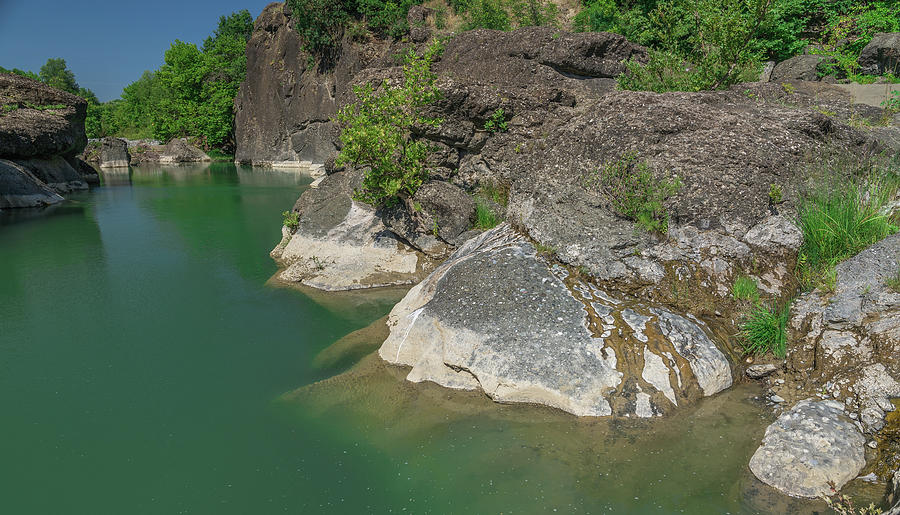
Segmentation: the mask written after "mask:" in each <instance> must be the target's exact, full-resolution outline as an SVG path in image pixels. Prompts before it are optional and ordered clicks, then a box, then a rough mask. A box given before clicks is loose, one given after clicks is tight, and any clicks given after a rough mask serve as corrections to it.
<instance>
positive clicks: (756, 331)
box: [740, 302, 791, 358]
mask: <svg viewBox="0 0 900 515" xmlns="http://www.w3.org/2000/svg"><path fill="white" fill-rule="evenodd" d="M790 311H791V310H790V302H788V303H787V304H786V305H784V306H782V307H781V309H779V308H778V306H777V305H776V304H774V303H773V304H771V305H768V306H767V305H765V304H762V303H757V304H756V305H755V306H754V307H753V309H752V310H751V311H750V313H749V314H748V315H747V316H746V317H744V320H743V321H742V322H741V324H740V335H741V337H742V338H743V346H744V354H765V353H767V352H771V353H772V354H774V355H775V357H778V358H783V357H784V356H785V351H786V348H787V335H786V328H787V323H788V320H789V318H790Z"/></svg>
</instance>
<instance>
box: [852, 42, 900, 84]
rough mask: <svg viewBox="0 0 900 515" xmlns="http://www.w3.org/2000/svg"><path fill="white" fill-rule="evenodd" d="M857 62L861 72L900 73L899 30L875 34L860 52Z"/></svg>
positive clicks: (874, 73)
mask: <svg viewBox="0 0 900 515" xmlns="http://www.w3.org/2000/svg"><path fill="white" fill-rule="evenodd" d="M858 62H859V66H860V70H861V71H862V73H868V74H872V75H883V74H885V73H893V74H895V75H897V74H900V32H880V33H878V34H875V37H873V38H872V41H870V42H869V44H868V45H866V46H865V48H863V49H862V52H860V54H859V61H858Z"/></svg>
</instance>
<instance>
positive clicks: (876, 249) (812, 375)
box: [788, 235, 900, 432]
mask: <svg viewBox="0 0 900 515" xmlns="http://www.w3.org/2000/svg"><path fill="white" fill-rule="evenodd" d="M836 270H837V279H836V282H835V291H834V292H833V293H827V292H823V291H821V290H815V291H813V292H809V293H805V294H803V295H802V296H800V298H798V299H797V301H795V303H794V305H793V307H792V309H791V322H790V329H791V332H792V335H791V336H792V342H793V345H791V347H790V349H789V353H788V368H789V370H790V371H791V372H793V373H794V374H795V375H796V377H797V379H798V381H799V382H800V385H801V387H802V391H804V392H810V393H811V394H814V393H821V392H824V393H826V394H827V395H828V396H829V397H831V398H834V399H837V400H839V401H841V402H843V403H844V404H845V405H846V407H847V409H848V411H849V412H850V413H853V414H854V416H858V417H859V420H860V421H861V422H862V424H863V427H864V428H865V429H866V431H868V432H876V431H878V430H879V429H881V427H882V426H883V424H884V423H883V419H884V416H885V413H886V412H888V411H892V410H893V409H894V408H893V406H892V404H891V402H890V401H889V400H890V399H891V398H895V397H900V291H897V290H896V288H895V287H893V286H891V281H892V279H895V278H896V277H897V274H898V270H900V235H894V236H890V237H888V238H886V239H884V240H882V241H881V242H879V243H877V244H875V245H873V246H871V247H869V248H868V249H866V250H864V251H862V252H860V253H859V254H858V255H856V256H855V257H853V258H851V259H848V260H847V261H845V262H843V263H841V264H839V265H838V266H837V269H836Z"/></svg>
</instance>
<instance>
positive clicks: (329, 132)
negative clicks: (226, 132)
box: [235, 3, 362, 166]
mask: <svg viewBox="0 0 900 515" xmlns="http://www.w3.org/2000/svg"><path fill="white" fill-rule="evenodd" d="M301 47H302V45H301V42H300V36H299V35H298V34H297V32H296V30H294V28H293V23H292V22H291V20H290V11H289V10H288V7H287V6H285V5H284V4H281V3H272V4H269V5H268V6H267V7H266V8H265V9H264V10H263V12H262V14H260V15H259V18H257V20H256V23H255V24H254V27H253V36H252V37H251V38H250V41H249V42H248V43H247V78H246V79H245V80H244V82H243V83H242V84H241V88H240V91H239V92H238V95H237V98H236V99H235V141H236V147H237V148H236V151H235V160H236V161H238V162H240V163H247V164H256V165H276V166H277V165H279V164H297V163H299V162H300V161H310V162H313V163H323V162H325V160H326V159H327V158H328V156H329V155H331V153H332V152H333V151H334V144H333V141H334V140H335V136H336V133H335V128H334V126H333V124H332V123H331V122H330V119H331V118H332V117H333V116H334V115H335V114H336V113H337V100H336V99H337V98H339V97H340V96H341V95H343V94H344V93H345V91H346V90H347V88H348V85H349V84H350V81H351V78H352V76H353V75H354V74H355V73H356V72H357V71H358V70H359V69H360V68H361V67H362V60H361V58H360V55H359V53H358V51H357V49H355V48H354V47H353V46H351V45H346V46H345V47H344V48H343V50H342V51H341V52H340V57H339V58H338V60H337V62H336V63H334V65H333V66H332V67H331V68H330V69H329V71H327V72H325V73H320V72H319V71H317V69H316V66H315V65H312V64H311V61H310V59H309V55H308V54H306V53H305V52H303V51H302V50H301Z"/></svg>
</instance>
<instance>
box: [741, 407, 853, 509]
mask: <svg viewBox="0 0 900 515" xmlns="http://www.w3.org/2000/svg"><path fill="white" fill-rule="evenodd" d="M842 407H843V406H842V405H841V404H840V403H838V402H834V401H819V402H812V401H809V400H805V401H801V402H798V403H797V405H795V406H794V407H793V408H792V409H791V410H790V411H788V412H786V413H784V414H782V415H781V416H780V417H778V419H777V420H776V421H775V422H773V423H772V425H770V426H769V427H768V428H767V429H766V434H765V436H764V437H763V441H762V445H761V446H760V447H759V449H757V450H756V452H755V453H754V454H753V457H752V458H750V470H751V471H752V472H753V474H754V475H755V476H756V477H757V478H758V479H759V480H760V481H762V482H764V483H766V484H768V485H770V486H772V487H774V488H777V489H778V490H781V491H782V492H784V493H786V494H788V495H792V496H795V497H821V496H824V495H831V493H832V490H831V486H830V484H832V483H833V484H834V486H835V488H837V489H840V488H841V487H842V486H844V485H845V484H846V483H847V482H848V481H850V480H851V479H853V478H854V477H856V475H857V474H859V471H860V470H862V468H863V467H864V466H865V464H866V461H865V452H864V448H863V446H864V445H865V443H866V441H865V438H863V435H862V434H861V433H860V432H859V430H858V429H857V428H856V425H855V424H854V423H853V421H852V420H850V418H848V417H847V416H846V415H845V414H844V412H843V410H842Z"/></svg>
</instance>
